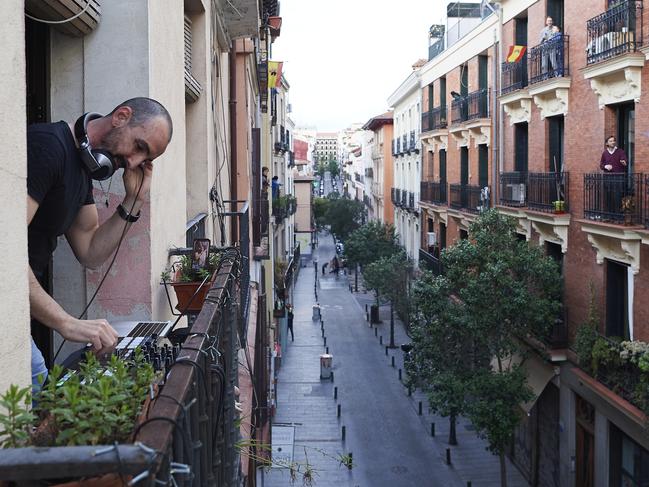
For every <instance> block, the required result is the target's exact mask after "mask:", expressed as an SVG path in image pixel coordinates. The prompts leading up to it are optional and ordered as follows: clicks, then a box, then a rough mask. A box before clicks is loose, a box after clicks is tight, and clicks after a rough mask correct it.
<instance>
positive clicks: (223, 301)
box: [0, 249, 268, 486]
mask: <svg viewBox="0 0 649 487" xmlns="http://www.w3.org/2000/svg"><path fill="white" fill-rule="evenodd" d="M240 263H241V256H240V254H239V253H238V250H237V249H226V250H225V257H224V259H223V261H222V263H221V266H220V268H219V270H218V271H217V275H216V277H215V279H214V282H213V283H212V286H211V288H210V290H209V292H208V294H207V298H206V299H205V304H204V305H203V308H202V310H201V312H200V314H199V315H198V317H197V318H196V321H195V322H194V324H193V326H192V333H191V334H190V335H189V336H188V338H186V339H185V340H184V342H183V343H182V348H181V350H180V353H179V355H178V358H177V359H176V362H175V363H173V364H172V365H171V366H170V372H169V373H167V374H166V376H165V379H164V380H165V382H164V385H161V386H160V389H159V392H158V393H157V394H156V395H155V396H154V397H153V399H152V400H151V403H150V405H149V406H148V408H147V414H146V416H145V418H146V419H144V420H143V421H142V422H141V423H139V424H137V425H134V428H135V432H134V435H135V438H134V443H133V444H115V445H109V446H101V445H95V446H63V447H50V448H46V449H44V448H19V449H5V450H2V455H0V478H2V479H3V480H13V481H31V482H26V483H34V481H38V480H44V479H48V480H49V481H56V480H63V479H66V480H70V479H79V478H84V477H86V478H87V477H98V476H101V475H105V474H114V475H120V476H122V475H123V476H132V477H138V478H139V476H140V475H141V474H142V480H146V483H147V484H150V485H154V484H157V483H160V484H164V485H169V484H177V485H190V484H191V485H195V486H211V485H239V481H240V479H239V468H238V466H239V458H240V457H239V449H238V448H237V442H238V441H239V426H238V423H237V417H238V413H237V411H236V409H235V397H234V384H236V382H237V377H238V356H237V350H238V349H239V346H238V339H237V333H238V331H237V330H239V329H240V328H239V325H238V323H237V321H238V318H239V316H240V314H239V312H238V307H239V305H240V303H238V302H237V296H238V291H237V287H238V282H237V275H238V273H239V272H240V270H241V269H240V268H239V266H240ZM261 331H262V332H263V330H261ZM255 363H257V362H255ZM263 419H265V420H266V421H267V420H268V418H263ZM250 421H251V422H252V423H253V431H254V430H255V429H257V430H261V429H262V428H263V427H264V424H263V423H260V422H259V418H257V417H255V418H252V419H250ZM100 452H101V453H100ZM174 471H175V473H174ZM122 482H123V479H122V480H121V481H120V479H119V478H115V480H114V483H115V484H116V485H117V484H120V485H121V484H122ZM36 483H38V482H36ZM55 483H60V482H55ZM134 483H135V482H134Z"/></svg>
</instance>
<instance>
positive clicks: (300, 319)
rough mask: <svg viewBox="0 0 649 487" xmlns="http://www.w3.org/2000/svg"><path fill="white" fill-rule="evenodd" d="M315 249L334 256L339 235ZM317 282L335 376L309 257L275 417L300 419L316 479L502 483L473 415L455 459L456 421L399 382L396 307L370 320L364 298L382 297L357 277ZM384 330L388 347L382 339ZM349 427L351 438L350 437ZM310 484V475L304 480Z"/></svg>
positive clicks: (383, 485) (384, 486)
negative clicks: (346, 461) (323, 368)
mask: <svg viewBox="0 0 649 487" xmlns="http://www.w3.org/2000/svg"><path fill="white" fill-rule="evenodd" d="M315 255H316V256H317V257H318V261H319V263H322V262H325V261H326V260H329V259H331V257H332V256H333V255H334V249H333V240H332V238H331V237H330V236H325V235H320V245H319V248H318V249H317V250H316V253H315ZM348 278H349V279H350V280H348ZM318 281H319V285H318V298H319V301H320V305H321V307H322V310H323V321H324V330H325V332H324V334H325V336H326V338H327V346H329V349H330V352H331V354H332V355H333V357H334V374H335V377H334V378H335V382H333V383H331V382H327V381H322V382H321V381H320V380H319V355H320V354H321V353H323V351H324V346H323V342H324V340H323V337H322V332H321V329H320V326H319V322H313V321H311V312H312V310H311V307H312V305H313V303H314V292H313V283H314V271H313V264H312V262H310V261H308V262H307V266H306V267H304V268H302V270H301V272H300V276H299V278H298V282H297V284H296V287H295V299H294V303H295V308H296V313H295V325H294V328H295V342H294V343H289V347H288V350H286V351H285V353H284V357H283V364H282V368H281V369H280V372H279V380H278V406H277V413H276V416H275V418H274V422H275V423H293V424H295V426H296V439H295V443H296V445H303V446H306V447H307V454H308V459H309V462H310V463H311V464H312V465H313V466H314V468H315V469H316V471H317V475H316V476H315V483H314V484H315V485H316V486H352V487H355V486H359V487H409V486H413V487H415V486H466V483H467V481H471V482H472V486H474V487H475V486H498V485H500V481H499V475H500V474H499V463H498V458H497V457H495V456H493V455H491V454H490V453H488V452H487V451H486V450H485V443H484V442H483V441H482V440H480V439H478V438H477V437H476V435H475V433H474V432H473V429H472V426H471V425H470V424H468V423H467V422H466V421H465V420H460V423H459V424H458V428H457V436H458V442H459V445H458V446H454V447H451V461H452V462H451V465H450V466H449V465H447V464H446V449H447V448H449V447H448V445H447V442H446V440H447V437H448V419H445V418H439V417H436V416H434V415H431V414H428V411H427V405H426V401H425V397H423V395H422V394H421V393H420V392H415V393H413V395H412V396H411V397H408V394H407V390H406V389H405V388H404V387H403V384H402V383H401V382H399V379H398V369H400V368H401V369H403V353H402V352H401V350H400V349H395V350H388V354H387V356H386V349H385V345H387V343H388V341H389V326H390V325H389V307H388V306H384V307H382V308H381V318H382V320H383V324H380V325H378V326H375V327H370V326H369V325H368V323H367V321H366V320H365V304H366V303H367V304H368V305H369V304H370V303H371V302H372V301H373V296H372V294H371V293H369V292H368V293H362V292H360V293H355V294H352V293H350V291H349V283H350V282H352V283H353V275H352V276H348V277H345V276H338V277H336V276H334V275H333V274H326V275H325V276H321V275H319V276H318ZM359 283H360V281H359ZM359 289H360V286H359ZM374 328H376V331H375V330H374ZM375 333H376V336H375ZM380 336H382V337H383V338H382V340H383V344H384V345H380V344H379V341H380V338H379V337H380ZM408 341H409V339H408V338H407V336H406V334H405V331H404V329H403V326H401V324H400V323H399V322H398V321H395V343H396V344H397V345H398V344H401V343H405V342H408ZM392 357H394V363H395V367H394V368H393V367H392V366H391V364H392ZM334 387H337V388H338V399H337V400H334V398H333V388H334ZM420 401H421V402H422V413H423V414H422V415H421V416H419V414H418V409H419V402H420ZM338 405H340V408H341V417H340V418H338V417H337V409H336V408H337V406H338ZM432 422H434V423H435V429H436V436H435V437H434V438H433V437H431V434H430V432H431V423H432ZM343 425H344V426H345V427H346V440H345V442H343V441H342V439H341V428H342V426H343ZM303 446H300V447H298V446H296V448H295V459H296V461H304V451H303V450H304V447H303ZM312 448H321V449H322V450H324V451H326V452H327V454H328V455H332V456H334V457H335V456H337V455H338V454H341V453H345V454H346V453H349V452H352V453H353V462H354V468H353V469H352V470H351V471H349V470H347V469H346V468H345V467H341V466H339V463H338V462H336V460H334V459H332V458H329V457H327V456H324V455H322V454H319V453H317V452H316V450H312ZM288 480H289V476H288V472H286V471H284V470H279V469H273V470H272V471H271V472H270V473H267V474H266V478H265V483H264V485H265V486H270V487H275V486H277V487H279V486H287V485H290V482H289V481H288ZM508 481H509V484H508V485H510V486H514V487H516V486H520V487H523V486H527V483H526V482H525V481H524V479H523V478H522V477H521V475H520V473H519V472H518V470H516V469H515V467H513V466H512V465H511V464H509V463H508ZM301 484H302V482H301V479H298V481H297V482H296V483H295V485H301Z"/></svg>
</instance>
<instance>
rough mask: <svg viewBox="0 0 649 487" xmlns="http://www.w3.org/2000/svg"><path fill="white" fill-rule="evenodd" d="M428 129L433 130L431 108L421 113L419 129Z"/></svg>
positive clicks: (423, 130)
mask: <svg viewBox="0 0 649 487" xmlns="http://www.w3.org/2000/svg"><path fill="white" fill-rule="evenodd" d="M429 130H433V110H428V111H427V112H424V113H422V114H421V131H422V132H428V131H429Z"/></svg>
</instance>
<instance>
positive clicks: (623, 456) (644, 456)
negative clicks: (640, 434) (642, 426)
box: [608, 423, 649, 487]
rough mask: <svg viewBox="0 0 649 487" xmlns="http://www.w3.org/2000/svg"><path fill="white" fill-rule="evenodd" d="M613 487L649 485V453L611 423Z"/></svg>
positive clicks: (611, 477) (641, 486) (610, 473)
mask: <svg viewBox="0 0 649 487" xmlns="http://www.w3.org/2000/svg"><path fill="white" fill-rule="evenodd" d="M609 426H610V436H609V438H610V439H609V441H610V444H609V452H610V470H609V484H608V485H610V486H611V487H644V486H646V485H649V451H647V450H645V449H644V448H642V447H641V446H640V445H638V444H637V443H636V442H635V441H633V440H632V439H631V438H629V437H628V436H627V435H625V434H624V433H623V432H622V431H621V430H620V429H619V428H618V427H617V426H615V425H614V424H613V423H609Z"/></svg>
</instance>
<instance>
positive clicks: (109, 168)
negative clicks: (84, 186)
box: [90, 149, 116, 181]
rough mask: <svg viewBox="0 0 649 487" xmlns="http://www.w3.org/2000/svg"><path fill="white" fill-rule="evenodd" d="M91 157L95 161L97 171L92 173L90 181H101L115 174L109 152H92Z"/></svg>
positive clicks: (98, 150)
mask: <svg viewBox="0 0 649 487" xmlns="http://www.w3.org/2000/svg"><path fill="white" fill-rule="evenodd" d="M92 156H93V158H94V159H95V161H97V169H95V170H94V171H92V173H91V175H90V176H91V177H92V179H96V180H98V181H103V180H105V179H108V178H109V177H111V176H112V175H113V174H114V173H115V169H116V167H115V164H114V162H113V158H112V155H111V154H110V153H109V152H106V151H103V150H100V149H97V150H93V151H92Z"/></svg>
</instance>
